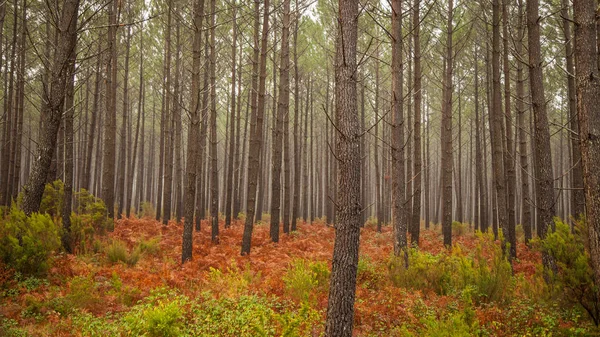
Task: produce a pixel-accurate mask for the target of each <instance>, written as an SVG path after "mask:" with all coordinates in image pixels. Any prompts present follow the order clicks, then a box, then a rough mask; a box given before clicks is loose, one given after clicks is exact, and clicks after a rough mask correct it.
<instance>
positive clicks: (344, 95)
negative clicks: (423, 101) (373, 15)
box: [325, 0, 361, 337]
mask: <svg viewBox="0 0 600 337" xmlns="http://www.w3.org/2000/svg"><path fill="white" fill-rule="evenodd" d="M338 24H339V27H338V36H337V39H336V58H335V88H336V95H335V103H336V118H335V123H336V124H337V128H338V129H339V130H340V131H341V133H340V134H339V135H338V142H337V158H338V171H337V176H338V178H337V179H338V191H339V193H338V198H337V203H338V208H337V222H336V226H335V230H336V238H335V243H334V247H333V260H332V270H331V279H330V288H329V302H328V306H327V319H326V322H325V336H327V337H334V336H335V337H345V336H347V337H350V336H352V328H353V326H352V325H353V319H354V298H355V293H356V270H357V265H358V249H359V239H360V215H361V209H360V148H359V142H360V124H359V121H358V110H357V102H356V94H357V92H356V80H357V78H356V76H357V74H358V72H357V69H356V68H357V64H356V44H357V35H358V33H357V31H358V29H357V27H358V1H357V0H346V1H339V20H338Z"/></svg>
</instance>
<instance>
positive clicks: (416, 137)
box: [410, 0, 423, 247]
mask: <svg viewBox="0 0 600 337" xmlns="http://www.w3.org/2000/svg"><path fill="white" fill-rule="evenodd" d="M420 7H421V0H414V2H413V17H412V19H413V21H412V25H413V45H414V60H413V62H414V72H415V75H414V83H413V95H414V110H415V111H414V113H415V117H414V123H415V124H414V127H413V143H414V160H413V162H414V168H415V169H414V195H413V207H412V219H411V220H410V224H411V231H410V238H411V243H412V245H413V246H416V247H418V246H419V236H420V233H421V179H422V174H421V173H422V166H421V104H422V97H423V93H422V92H421V37H420V30H421V23H420V14H419V12H420ZM411 179H412V178H411Z"/></svg>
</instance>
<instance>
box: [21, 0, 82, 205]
mask: <svg viewBox="0 0 600 337" xmlns="http://www.w3.org/2000/svg"><path fill="white" fill-rule="evenodd" d="M78 10H79V0H65V2H64V3H63V6H62V9H61V12H60V21H59V30H58V44H57V49H56V53H55V54H54V61H53V63H52V72H51V75H50V79H49V80H50V81H49V83H50V88H49V91H47V92H45V95H47V96H46V97H45V101H46V102H47V103H45V104H43V105H42V110H41V112H40V115H41V118H42V119H43V123H42V128H41V129H40V138H39V139H40V141H39V146H38V155H37V157H36V161H35V162H34V164H33V168H32V170H31V174H30V176H29V181H28V182H27V185H26V186H25V188H24V195H23V211H24V212H25V214H28V215H29V214H31V213H33V212H37V211H38V210H39V208H40V202H41V201H42V194H43V192H44V185H45V182H46V177H47V176H48V171H49V169H50V164H51V162H52V157H53V156H54V150H55V148H56V135H57V133H58V128H59V126H60V120H61V116H62V114H63V111H64V103H65V95H66V87H67V81H69V79H70V78H72V71H71V69H72V67H71V66H69V65H70V64H72V63H73V62H75V48H76V42H77V13H78Z"/></svg>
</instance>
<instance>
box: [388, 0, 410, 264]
mask: <svg viewBox="0 0 600 337" xmlns="http://www.w3.org/2000/svg"><path fill="white" fill-rule="evenodd" d="M401 16H402V1H401V0H394V1H392V34H391V39H392V97H391V101H392V124H391V128H392V129H391V132H392V136H391V155H392V167H391V179H392V226H393V228H394V255H396V256H400V254H401V253H402V252H404V249H405V248H406V245H407V242H406V231H407V226H406V225H407V221H406V220H407V219H406V211H405V207H406V201H405V197H406V195H405V193H406V177H405V172H404V169H405V163H404V112H403V105H404V97H403V96H404V91H403V72H404V63H403V62H404V61H403V58H402V18H401Z"/></svg>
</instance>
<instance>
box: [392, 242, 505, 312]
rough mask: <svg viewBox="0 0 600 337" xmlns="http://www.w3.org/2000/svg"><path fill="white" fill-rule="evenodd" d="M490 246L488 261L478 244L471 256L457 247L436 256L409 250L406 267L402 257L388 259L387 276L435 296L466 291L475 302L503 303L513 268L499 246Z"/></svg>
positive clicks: (398, 283) (401, 283) (396, 284)
mask: <svg viewBox="0 0 600 337" xmlns="http://www.w3.org/2000/svg"><path fill="white" fill-rule="evenodd" d="M492 247H494V248H492V249H493V254H492V258H491V260H490V261H488V260H487V259H486V258H484V257H483V254H482V251H481V246H480V247H478V249H477V252H476V253H475V254H474V257H473V256H470V255H465V254H464V253H463V252H462V251H461V249H460V248H459V247H457V246H455V247H453V248H452V251H451V252H450V253H449V254H448V253H440V254H438V255H433V254H430V253H427V252H421V251H418V250H416V249H411V250H409V254H408V268H407V267H406V265H405V260H404V258H398V257H392V258H391V259H390V261H389V264H388V268H389V272H390V279H391V281H392V283H393V284H394V285H395V286H398V287H404V288H410V289H417V290H422V291H432V292H435V293H436V294H438V295H451V294H461V293H463V292H464V291H469V292H472V293H473V297H474V300H476V301H477V302H503V301H505V300H507V299H509V298H510V294H512V291H513V289H514V280H513V277H512V269H511V266H510V263H509V262H508V261H507V260H506V259H505V258H504V257H503V255H502V251H501V248H500V247H499V246H498V245H493V246H492ZM488 249H489V247H488Z"/></svg>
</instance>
